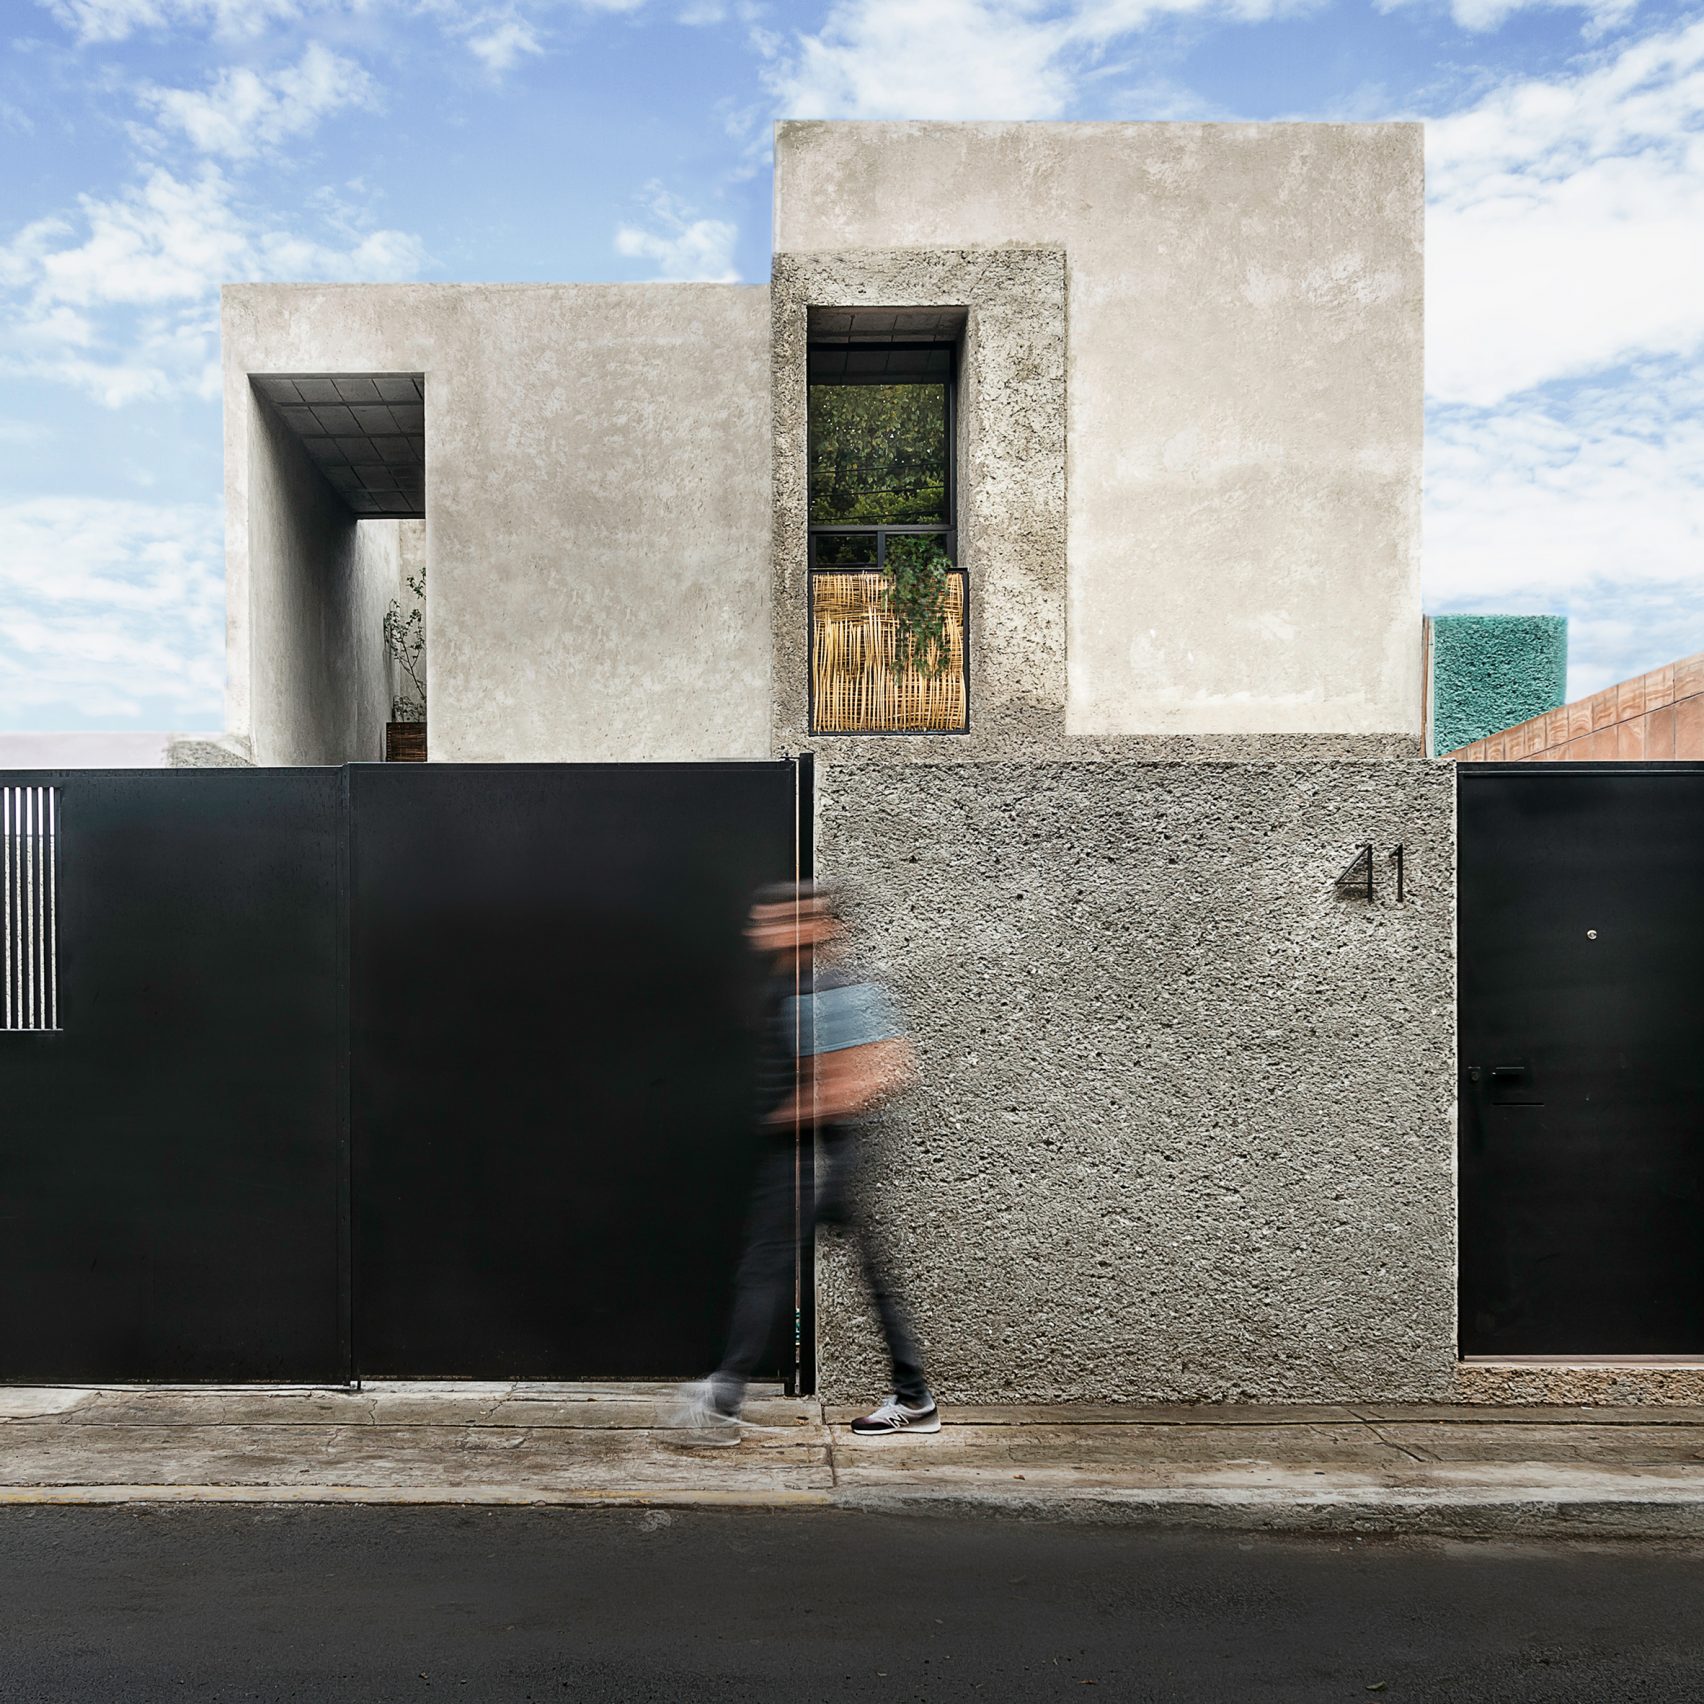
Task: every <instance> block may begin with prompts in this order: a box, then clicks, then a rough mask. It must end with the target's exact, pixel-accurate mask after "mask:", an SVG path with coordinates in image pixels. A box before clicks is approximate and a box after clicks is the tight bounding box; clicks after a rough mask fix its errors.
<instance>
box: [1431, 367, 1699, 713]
mask: <svg viewBox="0 0 1704 1704" xmlns="http://www.w3.org/2000/svg"><path fill="white" fill-rule="evenodd" d="M1425 564H1426V566H1425V578H1426V601H1427V606H1428V607H1429V608H1432V609H1457V610H1460V609H1466V610H1473V609H1480V610H1490V609H1496V610H1509V611H1515V612H1521V611H1557V612H1561V613H1568V614H1570V615H1571V616H1572V621H1571V637H1570V649H1571V654H1572V661H1571V674H1570V681H1571V684H1570V691H1572V692H1576V693H1579V692H1591V691H1595V690H1596V689H1597V687H1599V686H1602V685H1606V684H1608V682H1609V681H1611V680H1620V679H1625V678H1626V677H1627V676H1628V675H1631V674H1637V673H1639V672H1640V671H1641V670H1643V669H1646V668H1653V667H1656V666H1658V665H1660V664H1662V663H1664V662H1668V661H1671V660H1672V659H1673V658H1674V657H1677V656H1682V655H1686V654H1688V653H1690V652H1692V651H1698V650H1704V372H1700V371H1699V370H1698V368H1697V367H1696V366H1694V365H1692V364H1690V363H1688V362H1685V361H1682V360H1675V359H1668V360H1654V361H1646V362H1641V363H1639V364H1638V365H1636V366H1635V367H1634V368H1632V369H1631V370H1627V371H1621V372H1617V373H1615V374H1613V375H1608V376H1606V377H1605V378H1604V379H1602V380H1599V381H1598V382H1596V383H1592V384H1584V385H1581V384H1557V385H1551V386H1547V387H1544V388H1543V389H1542V390H1540V391H1538V392H1535V393H1531V394H1529V395H1527V396H1525V397H1522V398H1520V399H1517V400H1515V401H1512V402H1509V403H1505V404H1502V405H1500V406H1498V407H1495V408H1475V407H1473V406H1471V405H1469V404H1445V405H1438V406H1436V407H1434V410H1433V414H1432V419H1431V421H1430V426H1429V430H1428V434H1427V465H1426V557H1425Z"/></svg>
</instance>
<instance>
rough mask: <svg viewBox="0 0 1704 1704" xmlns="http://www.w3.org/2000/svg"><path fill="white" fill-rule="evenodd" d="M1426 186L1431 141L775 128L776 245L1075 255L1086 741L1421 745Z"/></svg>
mask: <svg viewBox="0 0 1704 1704" xmlns="http://www.w3.org/2000/svg"><path fill="white" fill-rule="evenodd" d="M1422 192H1423V184H1422V163H1421V133H1420V127H1419V126H1418V125H1200V124H819V123H807V124H783V125H781V126H780V127H779V129H778V131H777V135H776V149H775V246H776V250H777V253H778V254H779V255H780V256H782V257H788V256H794V255H800V254H809V253H813V252H816V251H830V252H834V253H837V254H838V253H844V252H846V251H850V250H866V249H882V250H890V249H904V248H916V249H964V248H989V249H998V248H1001V247H1009V246H1014V245H1016V246H1034V247H1047V248H1061V249H1063V250H1064V252H1065V255H1066V270H1067V293H1068V298H1069V318H1070V331H1069V355H1068V367H1067V389H1068V392H1069V433H1068V442H1069V450H1068V469H1067V480H1068V486H1069V497H1068V501H1067V514H1068V528H1067V547H1068V551H1069V556H1070V613H1069V654H1070V696H1069V710H1068V716H1067V726H1068V728H1069V731H1070V732H1071V733H1073V734H1083V735H1113V736H1116V735H1168V734H1212V735H1247V734H1319V733H1334V734H1362V735H1392V734H1400V735H1401V736H1403V737H1404V738H1405V739H1408V740H1411V741H1412V740H1417V739H1418V736H1419V730H1420V652H1419V644H1418V632H1419V621H1420V589H1419V496H1420V457H1421V433H1422V419H1421V382H1422V375H1421V290H1422V276H1421V221H1422ZM972 714H973V717H974V714H975V712H974V708H973V711H972Z"/></svg>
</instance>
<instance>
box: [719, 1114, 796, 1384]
mask: <svg viewBox="0 0 1704 1704" xmlns="http://www.w3.org/2000/svg"><path fill="white" fill-rule="evenodd" d="M794 1189H795V1179H794V1158H793V1152H792V1150H791V1149H790V1148H783V1147H781V1146H780V1145H777V1146H776V1147H775V1149H774V1150H773V1151H772V1152H770V1153H766V1154H765V1155H764V1156H763V1158H762V1160H760V1161H759V1163H758V1171H757V1182H756V1185H755V1187H754V1188H753V1190H752V1204H751V1219H750V1223H749V1225H748V1228H747V1231H746V1246H745V1253H744V1254H743V1255H742V1256H741V1257H740V1264H739V1270H738V1271H737V1272H736V1274H735V1276H734V1309H733V1317H732V1319H731V1321H730V1322H729V1326H728V1346H727V1349H726V1350H725V1351H724V1353H723V1355H722V1363H721V1365H720V1366H719V1367H718V1368H717V1369H716V1371H715V1373H714V1374H712V1375H711V1382H712V1384H713V1385H714V1387H715V1391H716V1404H717V1406H718V1407H719V1408H721V1409H722V1410H723V1412H724V1413H728V1414H737V1413H738V1412H739V1409H740V1403H741V1402H742V1400H743V1399H744V1397H745V1387H746V1384H747V1382H748V1381H749V1380H750V1378H751V1376H752V1374H753V1373H754V1372H756V1371H757V1369H758V1366H759V1365H760V1364H761V1362H762V1360H763V1352H764V1350H765V1349H766V1348H768V1346H769V1343H770V1340H771V1338H772V1337H773V1335H774V1331H775V1322H776V1321H777V1320H778V1319H780V1318H781V1317H782V1316H783V1314H784V1313H785V1312H786V1310H787V1309H788V1308H789V1307H790V1306H791V1303H792V1299H793V1263H794V1258H795V1255H796V1252H797V1243H798V1236H797V1231H796V1228H795V1225H796V1216H795V1213H794Z"/></svg>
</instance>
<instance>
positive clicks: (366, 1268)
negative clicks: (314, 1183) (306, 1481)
mask: <svg viewBox="0 0 1704 1704" xmlns="http://www.w3.org/2000/svg"><path fill="white" fill-rule="evenodd" d="M350 781H351V786H352V806H353V812H352V820H353V822H354V825H355V826H354V842H353V862H352V884H351V892H352V899H353V905H352V917H353V952H352V961H351V970H352V980H351V995H352V999H351V1009H352V1020H353V1021H352V1029H351V1038H352V1049H351V1056H352V1060H353V1072H354V1081H353V1085H352V1090H353V1101H352V1105H353V1118H352V1125H353V1130H354V1144H355V1171H354V1202H355V1285H354V1294H355V1342H356V1345H357V1355H358V1366H359V1369H360V1370H361V1371H362V1372H363V1373H368V1374H374V1375H378V1374H403V1373H406V1374H415V1375H420V1374H448V1373H456V1374H468V1375H474V1376H491V1377H526V1378H547V1377H565V1376H575V1377H585V1376H598V1377H641V1376H649V1377H659V1376H676V1375H682V1374H688V1373H692V1372H695V1371H702V1370H704V1369H705V1368H707V1367H709V1366H711V1365H713V1364H714V1361H715V1357H716V1354H717V1352H718V1349H719V1347H720V1336H721V1333H722V1330H723V1328H724V1326H725V1324H726V1319H727V1310H728V1304H729V1301H730V1296H731V1291H730V1281H731V1278H732V1274H733V1268H734V1264H735V1261H736V1259H737V1257H738V1253H739V1238H740V1232H741V1228H742V1221H743V1217H744V1213H745V1205H746V1194H747V1188H748V1184H749V1180H750V1169H751V1164H752V1162H753V1160H754V1158H755V1155H754V1153H753V1146H752V1145H753V1124H752V1117H751V1105H752V1101H751V1093H750V1080H751V1074H752V1067H753V1061H752V1057H751V1041H750V1037H751V1027H750V1024H749V1021H748V1020H749V1012H750V996H751V993H752V988H751V982H750V978H749V975H748V971H749V969H750V966H749V963H748V955H747V953H746V952H745V950H744V948H743V944H742V943H743V938H742V929H743V926H744V921H745V915H746V911H747V908H748V906H749V904H750V901H751V895H752V891H753V889H754V888H755V887H757V886H758V885H759V884H761V883H763V882H765V881H776V880H780V879H783V878H785V877H789V876H791V875H792V874H793V872H794V866H795V858H796V856H797V848H798V840H797V835H796V830H795V824H794V785H795V782H794V771H793V768H792V766H791V765H784V764H773V763H769V764H749V765H743V766H736V765H714V766H709V765H692V764H654V765H653V764H646V765H609V766H576V767H572V768H533V767H530V766H517V765H504V766H493V767H483V766H482V767H477V768H475V767H464V766H461V765H428V766H426V767H424V768H410V767H408V766H404V765H401V764H396V765H391V766H388V767H377V766H375V767H367V768H356V769H353V770H351V772H350Z"/></svg>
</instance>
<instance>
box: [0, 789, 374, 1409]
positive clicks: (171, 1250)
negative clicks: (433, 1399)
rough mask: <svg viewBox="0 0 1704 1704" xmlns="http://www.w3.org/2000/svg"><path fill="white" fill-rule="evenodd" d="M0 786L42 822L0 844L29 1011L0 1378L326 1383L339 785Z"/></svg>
mask: <svg viewBox="0 0 1704 1704" xmlns="http://www.w3.org/2000/svg"><path fill="white" fill-rule="evenodd" d="M0 790H5V791H7V792H9V793H13V794H15V795H20V796H23V795H29V794H32V793H33V794H34V795H35V796H36V797H35V800H33V801H31V803H32V804H33V805H34V809H33V811H32V812H31V813H30V815H31V816H33V817H34V818H36V819H38V820H39V819H41V818H46V819H47V820H50V821H51V822H52V824H53V827H54V831H55V832H54V834H53V836H52V839H53V842H54V844H53V846H52V848H51V851H50V850H49V849H48V847H47V846H46V845H45V843H44V842H45V837H44V836H41V835H39V834H30V833H19V832H17V831H16V823H15V820H14V822H13V824H12V825H11V826H12V827H13V829H14V832H12V833H9V834H7V835H6V837H5V838H6V848H5V853H4V861H5V863H6V864H7V866H8V868H9V871H10V872H11V873H12V874H13V876H14V880H13V882H12V884H11V886H10V889H9V897H10V898H11V900H12V905H11V908H10V910H9V912H8V921H9V926H8V927H7V929H6V939H7V942H8V944H9V948H10V951H9V958H10V960H11V963H12V966H13V968H14V969H15V968H16V964H17V958H18V955H19V951H20V949H23V950H25V951H26V953H27V954H28V956H31V957H32V958H33V959H34V961H35V962H34V967H33V968H34V974H35V976H36V978H37V980H38V982H39V981H40V980H42V979H47V980H49V981H50V982H51V985H52V986H53V988H54V991H55V1000H54V1008H55V1009H54V1010H52V1011H51V1012H49V1013H48V1014H47V1016H48V1017H50V1018H51V1019H53V1020H54V1021H55V1024H56V1027H49V1026H42V1025H24V1024H19V1023H17V1022H16V1019H17V1017H18V1016H19V1012H20V1008H19V1005H18V1004H16V1003H15V1004H14V1006H13V1007H12V1008H11V1017H12V1019H13V1023H12V1027H8V1028H6V1029H5V1030H3V1031H0V1378H4V1379H10V1380H38V1381H46V1382H57V1381H67V1382H93V1381H98V1380H124V1379H159V1380H193V1379H218V1380H243V1379H269V1380H270V1379H294V1380H329V1379H341V1378H343V1377H344V1376H345V1374H346V1370H347V1368H348V1365H349V1344H348V1329H347V1326H348V1307H347V1296H346V1290H345V1285H346V1281H347V1271H346V1263H345V1261H344V1258H343V1250H344V1247H345V1243H344V1238H343V1235H342V1225H343V1222H344V1213H343V1192H344V1189H345V1186H346V1183H347V1179H348V1164H347V1157H346V1150H345V1141H346V1123H345V1115H346V1112H347V1107H348V1095H347V1083H346V1078H345V1074H344V1038H345V1035H346V1033H347V1024H346V1014H345V1010H344V1005H343V987H344V981H343V956H344V933H343V921H342V913H343V907H342V897H341V895H342V881H343V855H342V836H343V780H342V777H341V776H340V775H339V773H338V772H337V771H336V770H324V769H319V770H314V769H266V770H234V769H232V770H206V771H198V772H194V773H189V772H184V771H172V770H164V771H142V770H130V771H126V770H118V771H71V772H67V773H64V774H45V775H44V774H38V773H32V774H15V775H5V776H0ZM27 821H28V819H27V818H26V823H27ZM31 870H33V871H34V872H35V874H34V875H33V876H31V875H28V874H26V872H29V871H31ZM49 871H51V874H52V887H51V905H50V906H49V905H48V904H47V903H46V901H47V899H48V897H49V895H48V890H47V884H46V882H45V881H44V880H43V879H42V878H43V876H44V875H45V874H46V873H47V872H49ZM20 878H21V879H20ZM32 885H33V888H34V894H35V898H34V902H33V904H32V903H31V890H32ZM22 1007H23V1009H24V1011H26V1012H28V1011H30V1010H32V1008H31V1007H30V1004H29V1002H28V1001H24V1002H22ZM34 1010H35V1011H36V1012H37V1013H39V1007H36V1008H34Z"/></svg>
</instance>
